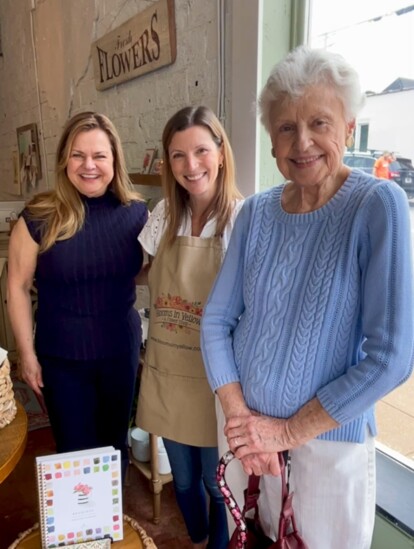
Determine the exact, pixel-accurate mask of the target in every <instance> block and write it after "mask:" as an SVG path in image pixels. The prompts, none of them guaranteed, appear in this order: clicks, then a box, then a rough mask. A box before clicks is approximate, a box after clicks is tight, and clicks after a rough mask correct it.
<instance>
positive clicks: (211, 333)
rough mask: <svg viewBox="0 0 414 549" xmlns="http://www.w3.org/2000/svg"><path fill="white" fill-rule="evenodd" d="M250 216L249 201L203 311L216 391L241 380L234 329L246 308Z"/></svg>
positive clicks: (205, 343)
mask: <svg viewBox="0 0 414 549" xmlns="http://www.w3.org/2000/svg"><path fill="white" fill-rule="evenodd" d="M250 216H251V209H250V207H249V204H248V201H246V202H245V203H244V205H243V207H242V209H241V211H240V213H239V214H238V216H237V219H236V222H235V224H234V228H233V232H232V235H231V238H230V242H229V246H228V249H227V253H226V255H225V258H224V261H223V264H222V267H221V269H220V272H219V274H218V276H217V278H216V280H215V283H214V285H213V287H212V289H211V292H210V295H209V298H208V300H207V303H206V306H205V308H204V312H203V318H202V325H201V350H202V354H203V359H204V364H205V368H206V372H207V378H208V380H209V383H210V386H211V388H212V390H213V391H215V390H216V389H218V388H219V387H221V386H222V385H226V384H227V383H233V382H238V381H239V373H238V369H237V366H236V363H235V360H234V352H233V331H234V329H235V327H236V326H237V323H238V320H239V317H240V315H241V314H242V313H243V311H244V301H243V272H244V250H245V242H246V238H247V235H248V227H249V224H250Z"/></svg>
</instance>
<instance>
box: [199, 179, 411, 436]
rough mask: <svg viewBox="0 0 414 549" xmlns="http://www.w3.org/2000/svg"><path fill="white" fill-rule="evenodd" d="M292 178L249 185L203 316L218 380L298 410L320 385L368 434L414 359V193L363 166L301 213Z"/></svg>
mask: <svg viewBox="0 0 414 549" xmlns="http://www.w3.org/2000/svg"><path fill="white" fill-rule="evenodd" d="M282 192H283V186H280V187H276V188H274V189H271V190H270V191H266V192H264V193H259V194H257V195H254V196H252V197H249V198H248V199H247V200H246V202H245V205H244V206H243V209H242V211H241V212H240V214H239V217H238V219H237V220H236V224H235V228H234V231H233V235H232V238H231V241H230V245H229V248H228V252H227V255H226V258H225V261H224V264H223V266H222V269H221V272H220V274H219V276H218V278H217V280H216V283H215V285H214V287H213V289H212V292H211V294H210V297H209V300H208V303H207V305H206V308H205V312H204V317H203V323H202V350H203V356H204V360H205V364H206V369H207V374H208V378H209V381H210V384H211V387H212V388H213V390H216V389H217V388H218V387H220V386H222V385H225V384H227V383H230V382H235V381H240V382H241V384H242V388H243V393H244V396H245V399H246V402H247V404H248V406H249V407H250V408H251V409H254V410H257V411H259V412H261V413H264V414H266V415H270V416H274V417H282V418H287V417H290V416H291V415H293V414H294V413H295V412H296V411H297V410H298V409H300V408H301V407H302V406H303V405H304V404H305V403H306V402H308V401H309V400H310V399H312V398H314V397H315V396H317V397H318V399H319V400H320V402H321V404H322V406H323V407H324V408H325V409H326V411H327V412H328V413H329V414H330V415H331V416H332V417H333V418H334V419H335V420H336V421H337V422H339V423H340V424H341V426H340V427H339V428H337V429H334V430H332V431H330V432H328V433H325V434H323V435H321V438H325V439H328V440H342V441H353V442H361V441H363V440H364V435H365V432H366V426H367V425H368V426H369V428H370V429H371V432H372V433H373V434H375V433H376V427H375V420H374V404H375V402H376V401H377V400H378V399H380V398H382V397H383V396H384V395H385V394H387V393H388V392H389V391H390V390H392V389H393V388H394V387H396V386H398V385H399V384H400V383H402V382H403V381H405V380H406V379H407V377H408V376H409V374H410V373H411V370H412V366H413V347H414V342H413V332H414V330H413V327H414V323H413V306H414V303H413V281H412V267H411V245H410V219H409V210H408V203H407V198H406V196H405V193H404V191H403V190H402V189H401V188H399V187H398V186H397V185H396V184H394V183H392V182H389V181H384V180H379V179H375V178H373V177H371V176H369V175H367V174H363V173H362V172H359V171H357V170H355V171H353V172H352V173H351V175H350V176H349V177H348V179H347V180H346V181H345V183H344V184H343V186H342V187H341V189H340V190H339V191H338V192H337V193H336V195H335V196H334V197H333V198H332V199H331V200H330V201H329V202H328V203H327V204H325V205H324V206H323V207H322V208H320V209H318V210H315V211H313V212H310V213H305V214H289V213H287V212H285V211H284V210H283V208H282V206H281V195H282Z"/></svg>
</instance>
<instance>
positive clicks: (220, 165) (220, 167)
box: [219, 162, 224, 170]
mask: <svg viewBox="0 0 414 549" xmlns="http://www.w3.org/2000/svg"><path fill="white" fill-rule="evenodd" d="M223 166H224V164H223V162H222V163H221V164H219V169H220V170H221V169H222V168H223Z"/></svg>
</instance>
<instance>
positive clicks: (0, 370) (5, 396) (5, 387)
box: [0, 358, 17, 429]
mask: <svg viewBox="0 0 414 549" xmlns="http://www.w3.org/2000/svg"><path fill="white" fill-rule="evenodd" d="M16 413H17V408H16V401H15V400H14V392H13V383H12V380H11V377H10V363H9V360H8V359H7V358H6V359H5V360H4V362H3V363H2V364H1V366H0V429H2V428H3V427H5V426H6V425H8V424H9V423H10V422H11V421H13V419H14V418H15V416H16Z"/></svg>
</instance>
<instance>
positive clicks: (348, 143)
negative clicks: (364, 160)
mask: <svg viewBox="0 0 414 549" xmlns="http://www.w3.org/2000/svg"><path fill="white" fill-rule="evenodd" d="M354 143H355V140H354V136H353V135H348V137H347V138H346V141H345V145H346V146H347V148H348V149H351V148H352V147H353V146H354Z"/></svg>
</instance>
